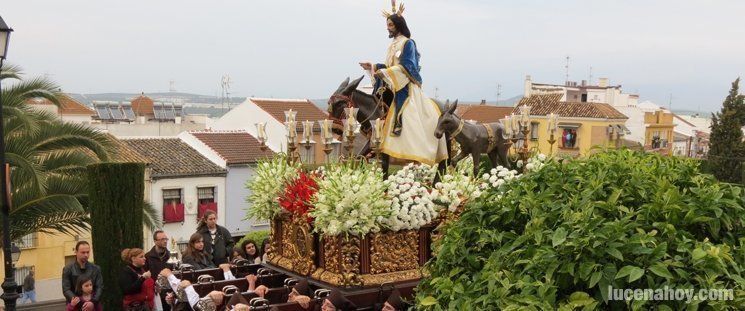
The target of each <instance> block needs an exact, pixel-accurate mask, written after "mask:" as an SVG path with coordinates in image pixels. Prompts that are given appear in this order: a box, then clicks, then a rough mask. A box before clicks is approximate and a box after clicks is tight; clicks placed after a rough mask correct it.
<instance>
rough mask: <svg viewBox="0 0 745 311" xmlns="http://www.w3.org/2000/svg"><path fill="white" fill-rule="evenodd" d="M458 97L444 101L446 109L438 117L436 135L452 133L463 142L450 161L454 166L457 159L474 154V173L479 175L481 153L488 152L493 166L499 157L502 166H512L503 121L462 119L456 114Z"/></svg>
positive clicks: (495, 165) (457, 139)
mask: <svg viewBox="0 0 745 311" xmlns="http://www.w3.org/2000/svg"><path fill="white" fill-rule="evenodd" d="M457 107H458V101H457V100H456V101H455V102H453V104H452V105H450V104H449V103H448V104H446V105H445V110H444V112H443V113H442V115H440V118H439V119H438V120H437V128H436V129H435V137H436V138H440V137H442V135H444V134H450V137H453V138H454V139H455V141H457V142H458V144H460V153H459V154H458V155H456V156H455V157H454V158H453V160H452V162H451V164H452V165H453V166H455V165H456V164H457V163H458V161H460V160H462V159H463V158H465V157H466V156H468V155H471V157H473V176H474V177H476V176H478V173H479V162H480V160H481V154H483V153H486V154H488V155H489V161H490V162H491V167H492V168H495V167H497V164H498V163H497V160H499V161H500V162H501V164H502V166H504V167H507V168H510V162H509V161H508V159H507V152H508V151H509V147H510V145H509V144H508V140H507V139H506V138H504V136H503V133H504V128H503V126H502V124H501V123H485V124H483V123H482V124H471V123H469V122H465V121H463V119H461V118H460V117H458V116H457V115H455V108H457Z"/></svg>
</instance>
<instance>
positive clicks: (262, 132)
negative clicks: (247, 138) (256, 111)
mask: <svg viewBox="0 0 745 311" xmlns="http://www.w3.org/2000/svg"><path fill="white" fill-rule="evenodd" d="M256 138H258V140H259V143H262V144H263V143H265V142H266V138H267V137H266V122H261V123H256Z"/></svg>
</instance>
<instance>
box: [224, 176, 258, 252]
mask: <svg viewBox="0 0 745 311" xmlns="http://www.w3.org/2000/svg"><path fill="white" fill-rule="evenodd" d="M254 174H255V167H254V166H248V165H242V166H231V167H228V177H227V181H226V185H225V186H226V187H227V188H228V191H227V197H226V201H227V206H228V209H227V217H228V219H227V220H226V222H225V224H226V225H225V227H226V228H228V230H230V233H231V234H234V235H244V234H246V233H248V232H251V231H256V230H268V229H269V222H267V221H256V220H254V219H251V220H244V218H246V212H247V211H248V207H249V204H248V202H246V199H247V198H248V196H249V195H251V191H249V190H248V189H247V188H246V182H248V180H249V179H251V178H253V176H254ZM258 242H260V241H258Z"/></svg>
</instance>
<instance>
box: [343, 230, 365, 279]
mask: <svg viewBox="0 0 745 311" xmlns="http://www.w3.org/2000/svg"><path fill="white" fill-rule="evenodd" d="M341 239H342V242H341V257H342V261H341V265H342V284H341V285H343V286H356V285H361V283H360V280H359V274H360V238H359V237H357V236H353V235H350V236H347V237H344V238H341Z"/></svg>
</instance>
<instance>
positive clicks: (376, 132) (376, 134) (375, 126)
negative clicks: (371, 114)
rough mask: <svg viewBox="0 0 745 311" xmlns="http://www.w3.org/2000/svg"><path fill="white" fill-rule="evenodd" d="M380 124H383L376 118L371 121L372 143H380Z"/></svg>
mask: <svg viewBox="0 0 745 311" xmlns="http://www.w3.org/2000/svg"><path fill="white" fill-rule="evenodd" d="M382 123H383V122H382V121H381V120H380V118H377V119H375V120H373V121H372V135H371V136H372V137H371V138H370V140H372V142H373V143H378V142H380V138H381V126H380V125H381V124H382Z"/></svg>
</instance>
